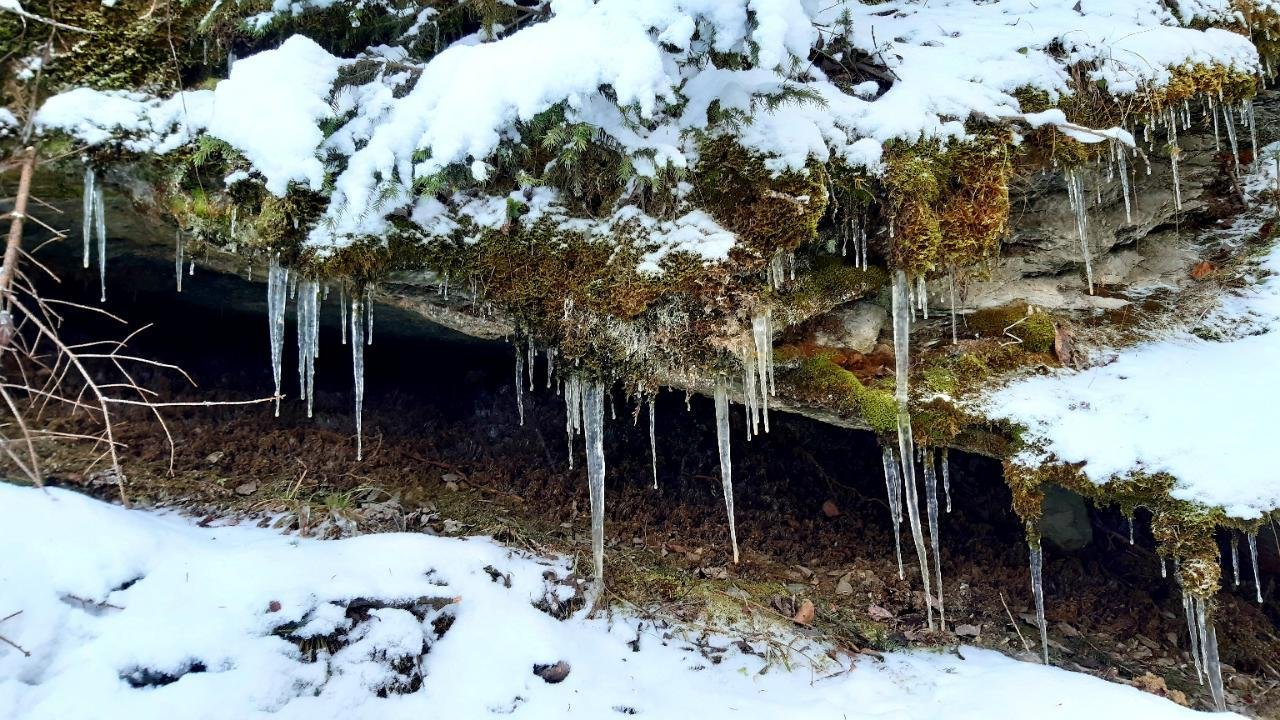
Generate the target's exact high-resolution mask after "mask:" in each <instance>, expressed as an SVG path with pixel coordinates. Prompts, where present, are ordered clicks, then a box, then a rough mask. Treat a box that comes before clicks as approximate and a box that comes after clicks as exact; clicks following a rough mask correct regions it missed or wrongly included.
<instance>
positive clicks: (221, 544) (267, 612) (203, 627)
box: [0, 483, 1195, 720]
mask: <svg viewBox="0 0 1280 720" xmlns="http://www.w3.org/2000/svg"><path fill="white" fill-rule="evenodd" d="M0 543H2V544H3V547H4V548H5V560H4V562H3V563H0V617H4V616H6V615H10V613H19V614H17V615H13V616H12V617H9V618H7V619H5V620H4V621H3V623H2V624H0V634H2V635H3V636H4V637H5V638H7V639H8V640H10V641H12V642H14V643H17V644H18V645H20V646H22V647H23V648H25V649H26V650H27V651H29V652H30V653H31V655H30V657H26V656H24V655H23V654H22V653H21V652H19V651H18V650H16V649H14V648H13V647H10V646H8V645H4V644H2V643H0V717H4V718H15V719H17V718H22V719H28V718H56V719H57V720H76V719H79V718H94V719H99V720H113V719H115V718H122V719H127V720H145V719H147V718H164V719H165V720H172V719H174V718H234V719H236V720H242V719H245V718H253V717H260V716H273V717H282V718H289V717H299V718H307V720H320V719H322V718H343V719H344V720H346V719H354V718H380V719H381V718H399V717H405V718H423V717H435V718H450V719H451V720H465V719H468V718H485V717H491V716H499V715H510V716H512V717H515V718H556V719H560V718H591V719H592V720H600V719H602V718H610V717H615V716H619V717H621V716H625V715H631V714H635V715H639V716H645V717H650V718H687V717H692V716H694V715H696V716H697V717H699V718H701V719H703V720H710V719H712V718H770V719H774V720H776V719H782V718H797V719H799V718H803V719H804V720H823V719H825V718H831V719H833V720H834V719H844V720H850V719H853V718H939V717H945V718H948V720H960V719H962V718H975V719H982V720H988V719H989V718H994V717H1008V716H1010V715H1011V714H1012V713H1014V712H1016V714H1017V716H1019V717H1027V718H1036V719H1037V720H1047V719H1048V718H1073V719H1075V718H1088V719H1089V720H1100V719H1102V718H1125V719H1126V720H1127V719H1130V718H1144V719H1150V720H1158V719H1160V718H1181V717H1192V716H1193V715H1195V713H1193V712H1191V711H1189V710H1187V709H1185V708H1182V707H1179V706H1177V705H1175V704H1173V703H1171V702H1168V701H1166V700H1163V699H1160V698H1158V697H1155V696H1152V695H1147V694H1145V693H1142V692H1141V691H1138V690H1136V689H1133V688H1130V687H1127V686H1123V685H1115V684H1110V683H1107V682H1104V681H1102V680H1099V679H1096V678H1093V677H1089V676H1086V675H1080V674H1076V673H1071V672H1067V671H1064V670H1058V669H1051V668H1045V667H1042V666H1039V665H1033V664H1028V663H1023V662H1018V661H1015V660H1011V659H1009V658H1006V657H1004V656H1002V655H999V654H997V653H993V652H989V651H983V650H977V649H973V648H961V650H960V652H959V654H951V653H948V654H934V653H925V652H911V653H891V654H888V655H886V656H885V659H884V661H883V662H880V661H877V660H874V659H872V658H868V657H863V658H861V659H859V660H857V661H856V662H854V663H852V664H851V662H850V660H849V659H848V658H843V657H842V658H841V659H840V660H839V661H838V662H836V661H828V662H827V664H826V665H825V666H824V667H820V668H816V669H815V668H813V667H811V666H809V665H806V664H805V663H803V662H802V663H799V664H798V665H796V666H795V667H794V669H792V670H790V671H788V670H786V669H784V668H783V667H782V666H781V665H780V664H777V663H774V664H772V665H769V666H768V667H767V671H765V669H766V661H765V660H764V659H763V658H762V657H760V656H758V655H755V654H748V653H747V652H745V650H747V649H751V650H752V651H753V652H764V651H766V650H767V648H766V646H765V645H764V644H763V643H759V642H757V643H756V644H755V645H754V647H751V648H748V647H746V646H743V645H739V644H738V643H737V641H738V640H739V638H736V637H712V638H704V640H707V641H709V645H710V646H713V647H715V648H721V649H722V651H719V652H713V653H711V654H712V655H718V656H719V657H720V658H721V660H720V662H718V663H713V662H711V661H710V660H708V659H707V657H706V656H704V654H703V653H701V652H698V651H697V650H696V649H695V642H694V641H695V640H697V637H696V632H692V631H690V632H682V631H680V630H677V629H668V630H655V629H654V626H653V625H652V624H650V623H647V622H641V621H639V620H637V619H635V618H632V617H627V616H619V615H614V616H613V617H612V618H611V619H603V618H598V619H593V620H588V619H584V618H581V617H573V618H571V619H569V620H564V621H561V620H557V619H555V618H554V617H552V616H551V615H550V614H548V613H547V612H544V610H540V609H538V608H537V607H535V603H538V604H540V605H542V606H543V607H544V608H545V607H549V606H550V607H554V606H556V605H557V604H558V602H559V600H561V599H563V598H564V597H566V593H567V586H566V585H565V583H564V582H562V580H563V578H564V577H565V576H566V575H567V574H568V568H567V567H566V566H565V565H564V564H563V562H562V561H560V560H555V559H545V558H536V557H529V556H526V555H522V554H520V553H516V552H513V551H511V550H508V549H506V548H503V547H501V546H499V545H497V544H495V543H493V542H491V541H489V540H486V539H481V538H472V539H444V538H437V537H432V536H427V535H411V534H386V535H368V536H363V537H357V538H352V539H347V540H335V541H318V540H310V539H301V538H296V537H291V536H285V535H280V534H278V533H276V532H274V531H271V530H264V529H258V528H255V527H242V526H241V527H197V526H195V525H193V524H192V523H191V522H189V521H188V520H185V519H182V518H179V517H175V516H170V515H157V514H152V513H145V512H140V511H129V510H124V509H121V508H118V507H114V506H110V505H106V504H104V503H101V502H98V501H95V500H92V499H89V498H86V497H84V496H81V495H77V494H73V493H70V492H65V491H61V490H50V491H48V492H42V491H39V490H34V489H28V488H18V487H14V486H10V485H7V484H3V483H0ZM349 608H350V609H349ZM450 619H451V620H452V622H451V624H450ZM273 631H274V632H273ZM286 635H288V636H290V638H291V639H286V638H285V637H284V636H286ZM326 636H327V637H328V638H330V639H329V640H328V641H324V640H323V638H325V637H326ZM308 638H309V639H308ZM783 640H784V641H790V640H796V642H795V644H794V648H795V649H796V651H797V656H796V657H801V655H800V654H799V653H801V652H803V653H804V654H805V655H807V656H808V657H812V658H822V657H824V653H823V652H822V649H821V648H820V647H817V646H815V645H814V644H813V643H812V642H810V641H807V640H803V639H797V638H786V637H783ZM705 646H706V645H705V644H704V647H705ZM961 656H963V657H961ZM312 658H314V661H312V662H308V661H307V660H310V659H312ZM560 661H564V662H566V663H567V664H568V666H569V668H570V670H569V674H568V676H567V677H566V678H564V680H563V682H560V683H557V684H550V683H548V682H546V681H544V679H543V678H542V677H541V676H539V675H536V674H534V666H535V665H549V664H554V663H557V662H560ZM415 688H416V689H415ZM406 689H413V691H411V692H397V691H403V690H406ZM380 691H381V692H380ZM379 695H385V697H380V696H379ZM1015 709H1016V710H1015Z"/></svg>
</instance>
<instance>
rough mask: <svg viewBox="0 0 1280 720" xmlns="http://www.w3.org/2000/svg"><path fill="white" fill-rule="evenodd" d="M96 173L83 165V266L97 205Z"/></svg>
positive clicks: (85, 260) (91, 167) (87, 261)
mask: <svg viewBox="0 0 1280 720" xmlns="http://www.w3.org/2000/svg"><path fill="white" fill-rule="evenodd" d="M97 197H98V174H97V172H96V171H94V169H93V166H92V165H89V164H87V163H86V164H85V166H84V214H83V215H82V216H81V230H83V231H84V267H85V269H88V267H89V248H90V247H91V246H92V244H93V215H94V212H95V208H96V207H97Z"/></svg>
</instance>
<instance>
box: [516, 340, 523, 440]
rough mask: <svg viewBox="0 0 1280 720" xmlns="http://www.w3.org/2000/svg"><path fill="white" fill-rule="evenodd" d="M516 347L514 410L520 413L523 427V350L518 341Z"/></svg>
mask: <svg viewBox="0 0 1280 720" xmlns="http://www.w3.org/2000/svg"><path fill="white" fill-rule="evenodd" d="M515 348H516V410H517V411H518V412H519V413H520V426H521V427H524V355H525V354H524V350H522V349H521V348H520V344H519V342H517V343H516V345H515Z"/></svg>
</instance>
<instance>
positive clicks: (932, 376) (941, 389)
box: [923, 367, 957, 395]
mask: <svg viewBox="0 0 1280 720" xmlns="http://www.w3.org/2000/svg"><path fill="white" fill-rule="evenodd" d="M923 375H924V386H925V387H926V388H928V389H930V390H932V391H933V392H936V393H944V394H946V395H954V394H955V392H956V388H957V383H956V376H955V374H954V373H952V372H951V371H950V370H948V369H947V368H944V367H932V368H926V369H925V371H924V373H923Z"/></svg>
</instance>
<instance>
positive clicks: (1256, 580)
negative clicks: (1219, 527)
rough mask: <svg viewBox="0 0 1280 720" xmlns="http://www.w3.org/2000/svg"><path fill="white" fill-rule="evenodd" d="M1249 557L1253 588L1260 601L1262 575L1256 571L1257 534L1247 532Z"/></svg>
mask: <svg viewBox="0 0 1280 720" xmlns="http://www.w3.org/2000/svg"><path fill="white" fill-rule="evenodd" d="M1248 537H1249V559H1250V560H1252V561H1253V589H1254V590H1255V591H1256V592H1257V598H1258V602H1259V603H1261V602H1262V575H1261V574H1259V573H1258V536H1257V535H1255V534H1253V533H1249V536H1248Z"/></svg>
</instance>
